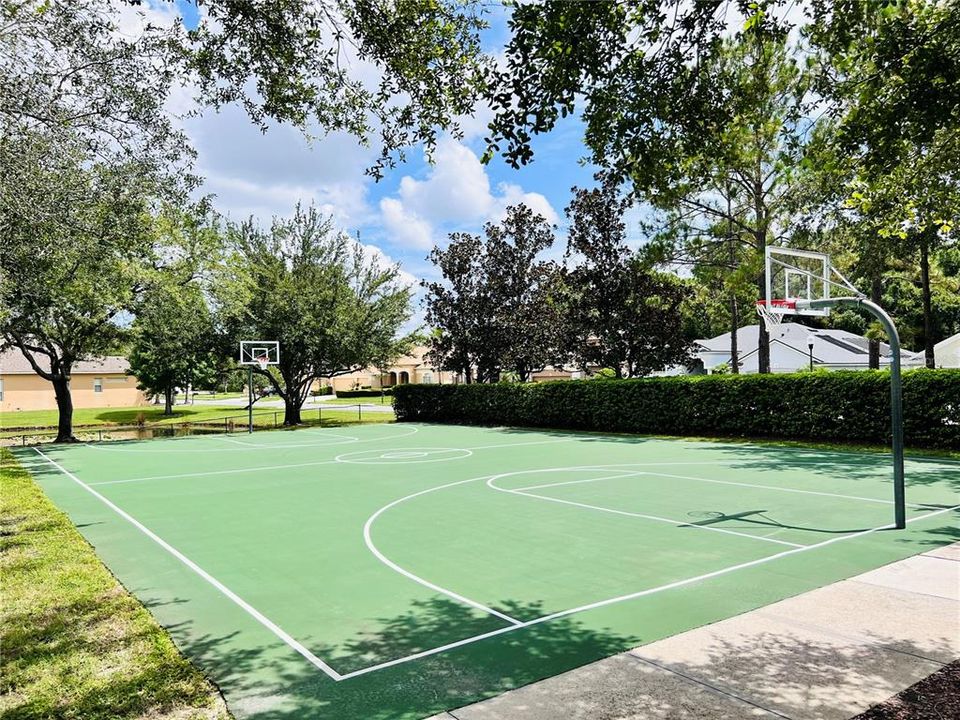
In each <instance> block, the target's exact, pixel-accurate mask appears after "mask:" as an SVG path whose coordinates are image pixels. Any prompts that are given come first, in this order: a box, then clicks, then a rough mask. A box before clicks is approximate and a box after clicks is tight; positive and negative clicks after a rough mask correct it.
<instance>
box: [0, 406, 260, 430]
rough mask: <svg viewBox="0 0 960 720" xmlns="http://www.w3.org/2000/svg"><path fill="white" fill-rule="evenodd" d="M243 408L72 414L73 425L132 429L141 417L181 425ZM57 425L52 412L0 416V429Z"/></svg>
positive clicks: (81, 411) (144, 408)
mask: <svg viewBox="0 0 960 720" xmlns="http://www.w3.org/2000/svg"><path fill="white" fill-rule="evenodd" d="M242 412H243V408H238V407H236V406H231V405H176V406H174V409H173V416H164V414H163V406H162V405H143V406H140V407H127V408H77V409H75V410H74V411H73V424H74V425H77V426H80V425H134V424H136V423H137V418H139V417H140V416H141V415H142V416H143V418H144V421H145V422H148V423H153V422H166V421H171V422H183V421H184V420H204V419H209V418H213V417H223V416H224V415H240V414H242ZM56 424H57V411H56V410H18V411H16V412H5V413H2V414H0V427H3V428H14V427H30V428H40V427H54V426H56Z"/></svg>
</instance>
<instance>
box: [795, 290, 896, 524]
mask: <svg viewBox="0 0 960 720" xmlns="http://www.w3.org/2000/svg"><path fill="white" fill-rule="evenodd" d="M843 305H846V306H853V307H860V308H863V309H864V310H869V311H870V313H872V314H873V316H874V317H876V318H877V320H879V321H880V324H881V325H883V329H884V331H885V332H886V333H887V340H888V341H889V343H890V355H891V357H890V429H891V431H892V433H891V434H892V436H893V437H892V446H893V447H892V449H893V503H894V514H895V520H896V526H897V529H898V530H903V529H904V528H905V527H906V526H907V510H906V501H905V498H904V479H903V383H902V381H901V378H900V335H899V334H898V333H897V326H896V325H894V324H893V319H892V318H891V317H890V316H889V315H888V314H887V311H886V310H884V309H883V308H882V307H880V306H879V305H877V304H876V303H875V302H871V301H870V300H867V299H866V298H855V297H843V298H831V299H829V300H808V301H806V302H804V306H805V307H809V308H810V309H811V310H821V309H823V308H829V307H834V306H843ZM798 306H799V303H798Z"/></svg>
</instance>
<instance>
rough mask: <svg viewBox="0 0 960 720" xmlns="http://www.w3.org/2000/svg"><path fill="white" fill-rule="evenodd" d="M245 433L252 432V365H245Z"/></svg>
mask: <svg viewBox="0 0 960 720" xmlns="http://www.w3.org/2000/svg"><path fill="white" fill-rule="evenodd" d="M247 403H248V404H247V432H248V433H252V432H253V365H247Z"/></svg>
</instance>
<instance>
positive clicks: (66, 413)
mask: <svg viewBox="0 0 960 720" xmlns="http://www.w3.org/2000/svg"><path fill="white" fill-rule="evenodd" d="M52 383H53V392H54V395H56V398H57V411H58V412H59V419H58V421H57V439H56V440H54V442H58V443H69V442H77V439H76V438H75V437H74V436H73V397H72V396H71V395H70V375H69V373H64V374H63V375H62V376H60V377H58V378H56V379H54V380H53V381H52Z"/></svg>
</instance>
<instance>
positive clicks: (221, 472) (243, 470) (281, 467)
mask: <svg viewBox="0 0 960 720" xmlns="http://www.w3.org/2000/svg"><path fill="white" fill-rule="evenodd" d="M336 464H337V461H336V460H318V461H317V462H306V463H294V464H293V465H263V466H261V467H247V468H237V469H235V470H209V471H205V472H196V473H183V474H182V475H149V476H147V477H139V478H127V479H126V480H102V481H100V482H95V483H88V484H89V485H96V486H99V485H123V484H124V483H134V482H143V481H145V480H172V479H174V478H188V477H206V476H207V475H232V474H234V473H251V472H258V471H260V470H287V469H290V468H299V467H313V466H315V465H336Z"/></svg>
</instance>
